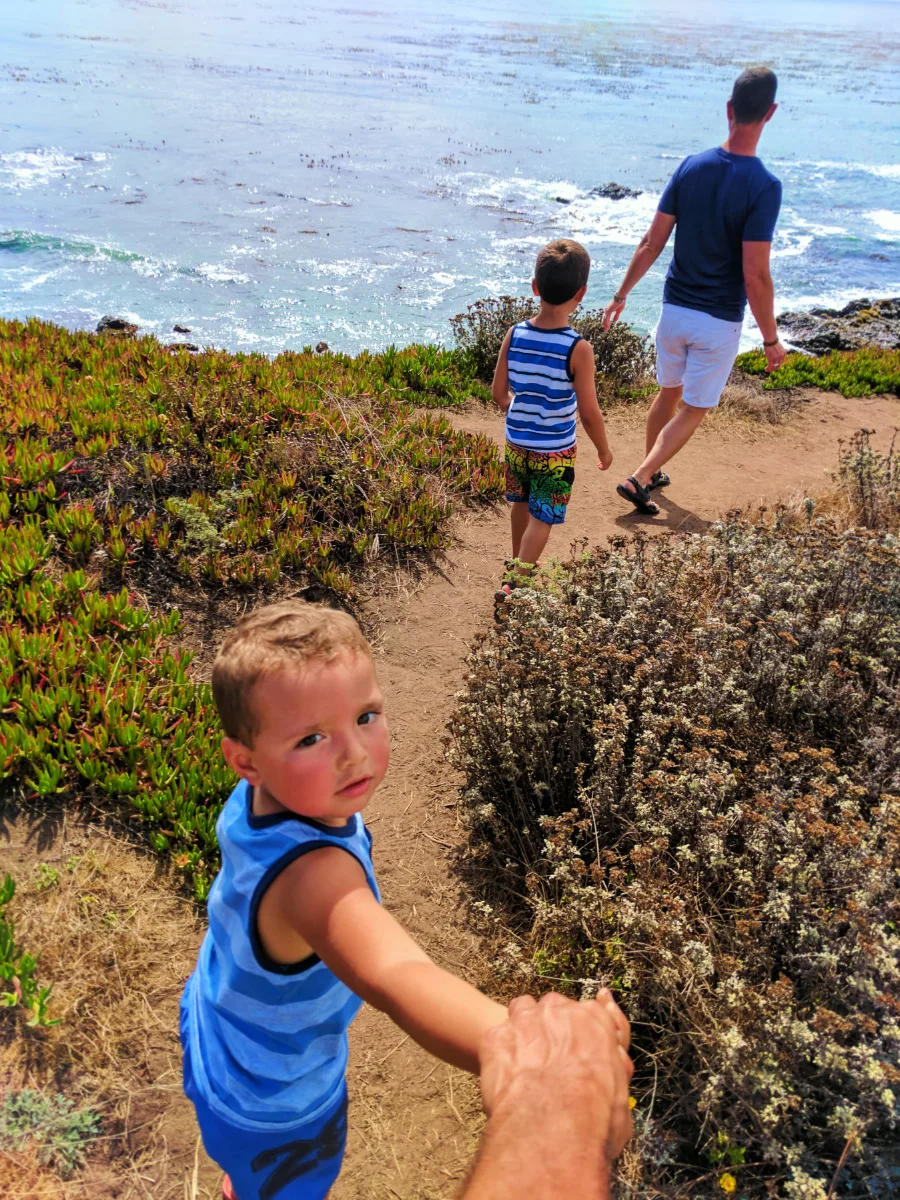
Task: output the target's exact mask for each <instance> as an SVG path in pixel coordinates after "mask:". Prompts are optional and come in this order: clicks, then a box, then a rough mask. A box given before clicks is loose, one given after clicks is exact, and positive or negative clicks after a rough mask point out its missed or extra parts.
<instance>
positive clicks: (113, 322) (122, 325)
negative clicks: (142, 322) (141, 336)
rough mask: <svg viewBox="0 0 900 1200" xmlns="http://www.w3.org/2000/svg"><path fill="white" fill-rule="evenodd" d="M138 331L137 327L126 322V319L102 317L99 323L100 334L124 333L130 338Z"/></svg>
mask: <svg viewBox="0 0 900 1200" xmlns="http://www.w3.org/2000/svg"><path fill="white" fill-rule="evenodd" d="M137 331H138V327H137V325H133V324H132V323H131V322H130V321H126V320H125V318H124V317H101V318H100V320H99V321H98V322H97V332H98V333H124V334H127V335H129V336H130V335H131V334H134V333H137Z"/></svg>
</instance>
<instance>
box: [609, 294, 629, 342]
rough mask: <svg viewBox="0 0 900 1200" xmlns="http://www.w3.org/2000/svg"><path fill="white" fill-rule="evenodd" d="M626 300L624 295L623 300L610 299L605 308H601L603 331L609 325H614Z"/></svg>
mask: <svg viewBox="0 0 900 1200" xmlns="http://www.w3.org/2000/svg"><path fill="white" fill-rule="evenodd" d="M627 302H628V297H627V296H626V297H625V299H624V300H610V302H609V304H607V306H606V308H605V309H604V310H603V331H604V333H605V332H606V330H607V329H609V327H610V325H615V323H616V321H618V319H619V317H621V315H622V312H623V310H624V308H625V305H626V303H627Z"/></svg>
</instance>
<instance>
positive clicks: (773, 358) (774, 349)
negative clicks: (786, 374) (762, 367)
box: [763, 342, 787, 375]
mask: <svg viewBox="0 0 900 1200" xmlns="http://www.w3.org/2000/svg"><path fill="white" fill-rule="evenodd" d="M763 350H765V352H766V370H767V371H768V373H769V374H770V375H771V374H772V372H773V371H777V370H778V368H779V367H780V366H781V364H782V363H783V362H784V360H785V358H786V357H787V350H785V348H784V346H782V344H781V342H776V343H775V345H774V346H763Z"/></svg>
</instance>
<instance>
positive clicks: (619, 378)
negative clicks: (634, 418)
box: [450, 296, 656, 401]
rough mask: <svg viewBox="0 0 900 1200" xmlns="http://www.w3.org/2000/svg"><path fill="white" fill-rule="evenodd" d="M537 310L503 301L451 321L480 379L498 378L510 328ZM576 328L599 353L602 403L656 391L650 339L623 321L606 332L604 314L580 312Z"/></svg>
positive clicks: (473, 307) (480, 304) (481, 303)
mask: <svg viewBox="0 0 900 1200" xmlns="http://www.w3.org/2000/svg"><path fill="white" fill-rule="evenodd" d="M537 311H538V304H537V301H536V300H535V299H534V298H533V297H528V296H521V297H519V298H518V299H517V298H516V297H514V296H499V297H497V298H496V299H486V300H476V301H475V303H474V304H470V305H469V306H468V308H467V309H466V311H465V312H464V313H458V314H457V316H455V317H451V318H450V324H451V325H452V326H453V332H454V334H455V335H456V344H457V346H458V348H459V349H460V350H462V351H463V353H464V354H465V355H466V357H467V359H468V361H469V363H470V364H471V367H472V369H473V370H474V372H475V374H476V375H477V376H478V377H479V378H480V379H491V378H492V377H493V374H494V367H495V366H496V363H497V355H498V354H499V353H500V346H501V345H502V343H503V339H504V337H505V336H506V331H507V330H508V329H509V327H510V325H515V324H516V323H517V322H518V321H527V320H528V319H529V318H530V317H533V316H535V315H536V314H537ZM571 325H572V328H573V329H576V330H577V331H578V332H579V333H580V334H581V336H582V337H583V338H585V340H586V341H589V342H590V343H591V345H592V346H593V348H594V360H595V362H596V366H597V391H598V393H599V394H600V396H601V398H602V399H603V400H606V401H611V400H615V399H631V398H634V397H636V396H644V395H646V394H647V393H648V392H649V391H653V390H654V389H655V387H656V383H655V380H654V377H653V364H654V361H655V357H654V351H653V347H652V346H651V345H650V339H649V337H646V336H642V335H641V334H639V333H635V331H634V330H633V329H632V327H631V326H630V325H627V324H625V323H624V322H619V323H618V324H617V325H613V326H612V328H610V329H608V330H606V331H604V329H603V312H602V310H600V309H591V310H586V311H582V310H580V309H579V310H578V311H577V312H576V313H575V315H574V316H573V317H572V320H571Z"/></svg>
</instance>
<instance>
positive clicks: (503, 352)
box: [491, 329, 513, 412]
mask: <svg viewBox="0 0 900 1200" xmlns="http://www.w3.org/2000/svg"><path fill="white" fill-rule="evenodd" d="M511 338H512V329H507V331H506V337H505V338H504V339H503V345H502V346H501V347H500V353H499V354H498V355H497V365H496V367H495V368H494V382H493V383H492V384H491V395H492V396H493V398H494V403H495V404H496V405H497V407H498V408H499V409H500V411H501V412H506V410H507V409H508V408H509V406H510V404H511V403H512V398H513V397H512V392H511V391H510V389H509V343H510V339H511Z"/></svg>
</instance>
